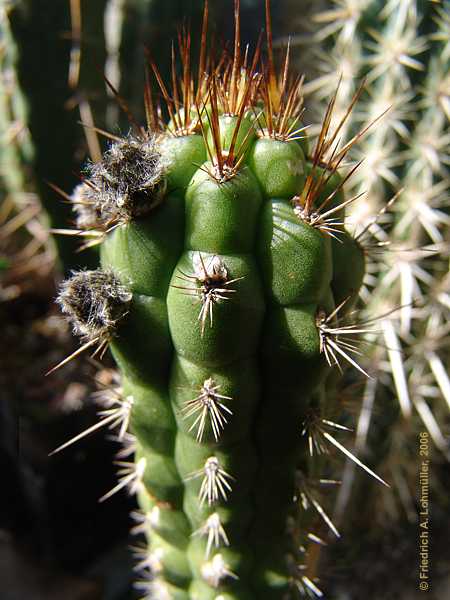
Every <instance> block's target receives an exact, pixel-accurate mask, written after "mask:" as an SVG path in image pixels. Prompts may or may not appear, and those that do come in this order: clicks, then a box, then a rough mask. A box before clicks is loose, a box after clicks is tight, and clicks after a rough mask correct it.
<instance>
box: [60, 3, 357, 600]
mask: <svg viewBox="0 0 450 600" xmlns="http://www.w3.org/2000/svg"><path fill="white" fill-rule="evenodd" d="M267 7H268V5H267ZM235 14H236V40H235V49H234V54H233V56H232V57H231V58H228V57H227V55H224V57H223V58H222V59H221V60H220V62H219V64H218V66H217V67H212V66H209V70H208V72H206V71H205V73H203V74H202V77H201V78H200V80H197V79H194V80H193V78H192V77H191V75H190V72H189V70H185V71H184V74H183V79H182V84H181V86H180V89H181V93H180V94H179V95H178V93H177V98H178V104H177V102H176V101H175V100H173V99H172V98H171V97H170V96H169V95H167V98H166V99H167V102H168V106H167V110H168V113H169V114H170V116H171V122H170V124H169V126H165V125H164V124H163V123H162V122H161V119H160V115H159V114H158V112H157V111H156V109H152V104H151V98H150V95H149V93H148V90H147V92H146V108H147V116H148V123H147V125H148V129H144V128H142V129H141V130H140V131H139V132H137V133H135V134H132V135H129V136H128V137H124V138H122V139H120V140H116V141H113V142H112V143H111V145H110V147H109V149H108V150H107V151H106V152H105V154H104V156H103V159H102V161H101V162H99V163H97V164H94V165H91V166H90V167H89V166H88V168H87V177H86V181H85V183H86V185H87V186H88V188H89V189H88V190H87V189H86V190H85V194H84V196H83V198H84V202H85V205H86V206H87V210H88V218H87V220H85V221H82V222H80V223H79V225H80V227H82V226H83V223H87V225H86V229H87V230H90V229H92V226H91V219H92V218H93V217H94V216H95V217H96V225H95V228H96V231H97V233H98V234H99V241H100V242H101V269H98V270H95V271H85V272H81V273H78V274H74V275H73V276H72V278H71V279H69V280H68V282H66V283H65V284H63V289H62V292H61V294H60V303H61V305H62V307H63V310H64V312H66V313H67V314H68V316H69V319H70V320H71V321H72V323H73V326H74V330H75V332H76V333H79V334H81V335H82V337H83V340H84V341H85V342H86V343H87V344H88V345H90V344H98V346H99V348H103V346H104V344H105V343H109V345H110V348H111V351H112V353H113V355H114V358H115V360H116V362H117V364H118V366H119V368H120V371H121V374H122V394H123V399H124V400H123V404H122V407H120V410H121V411H122V412H120V410H119V409H118V411H119V412H116V413H114V415H116V416H117V418H118V419H119V421H120V422H122V423H123V422H124V421H123V419H125V416H126V420H127V421H126V422H127V423H128V421H129V423H130V431H131V432H132V434H133V435H134V436H135V461H134V463H132V462H130V463H121V476H122V477H121V480H120V482H119V484H118V486H117V488H116V489H120V488H122V487H125V486H128V487H129V488H130V489H131V490H132V491H135V492H137V494H138V499H139V503H140V506H141V509H142V514H143V516H142V520H143V524H144V525H143V527H144V529H145V532H146V535H147V539H148V548H147V549H146V550H145V551H143V553H142V555H141V556H140V559H141V561H140V564H141V566H142V567H143V568H144V573H147V571H149V572H151V578H150V580H149V582H148V586H147V588H146V590H147V591H148V593H149V596H148V597H152V598H180V599H186V600H187V599H188V598H190V599H198V600H200V599H201V600H205V599H208V598H211V599H213V598H214V599H216V600H218V599H219V598H220V599H221V600H223V599H227V600H237V599H239V600H243V599H255V598H258V599H272V598H273V599H280V600H281V599H282V598H283V599H284V598H288V597H294V596H295V594H298V593H299V592H301V593H305V594H306V593H307V590H308V589H309V590H310V591H311V590H312V589H316V590H317V589H318V588H317V587H316V585H315V583H314V582H313V581H311V580H310V579H309V578H308V577H307V576H306V575H304V574H302V570H301V568H300V563H301V562H302V560H303V559H302V557H301V555H300V554H299V546H300V540H301V539H306V536H307V534H308V530H307V528H306V524H305V529H304V530H302V531H301V533H300V538H298V537H295V536H293V535H292V531H291V530H290V528H289V527H288V526H287V525H288V523H289V522H291V521H292V520H294V522H297V520H298V518H299V512H301V510H300V509H299V505H298V503H297V502H295V501H294V497H295V495H296V493H297V490H298V477H299V475H298V469H299V467H301V468H302V469H303V470H305V471H308V470H309V464H310V462H311V457H310V453H309V446H310V444H311V439H312V437H313V438H314V440H315V442H314V443H317V444H319V441H318V438H317V437H314V436H318V435H319V433H320V432H321V431H322V430H321V427H322V425H321V423H322V421H321V419H322V417H321V410H322V405H323V403H322V400H321V397H322V396H323V394H324V390H325V383H326V380H327V377H328V375H329V373H330V370H331V369H330V368H331V366H333V365H334V364H335V363H340V362H341V360H349V362H352V359H350V358H349V352H351V349H350V350H349V348H351V346H352V344H351V343H350V342H348V343H347V342H345V341H344V340H345V336H346V335H348V334H349V332H350V334H354V333H357V330H356V328H355V326H349V327H347V328H346V327H345V326H344V323H345V321H344V318H343V317H342V314H343V312H342V311H341V309H342V307H343V305H344V304H345V303H346V301H347V300H349V302H353V297H354V295H355V294H357V291H358V289H359V287H360V285H361V280H362V275H363V273H364V256H363V254H362V251H361V249H360V248H359V245H358V243H357V242H356V241H355V240H353V239H352V238H351V237H350V235H349V234H348V233H347V232H346V230H345V225H344V223H343V219H344V216H345V206H346V204H347V201H345V200H344V199H343V198H342V179H341V177H340V176H339V175H338V174H337V165H336V164H334V163H332V162H330V161H329V159H327V157H326V152H325V150H327V148H328V147H329V145H331V144H332V143H333V135H334V137H335V136H336V134H331V133H330V131H329V120H326V121H325V122H324V125H323V130H322V132H321V135H320V136H319V141H318V142H317V144H316V149H315V151H314V152H313V159H312V161H311V163H310V164H309V165H307V163H306V161H305V156H304V152H303V149H302V148H305V147H306V146H305V144H304V143H303V144H300V143H299V140H298V139H297V137H298V135H297V133H296V132H297V130H298V129H299V128H301V125H299V124H298V119H299V115H300V114H301V106H302V98H301V81H300V80H295V79H293V80H292V82H291V80H290V78H288V81H289V82H287V80H286V78H285V77H280V78H277V77H276V76H275V72H274V67H273V58H272V43H271V37H270V28H269V35H268V42H269V43H268V57H269V58H268V65H269V67H268V68H266V67H265V66H264V65H263V66H262V68H261V71H260V72H262V73H265V75H264V76H260V75H257V66H258V64H259V61H260V57H259V51H257V52H256V53H255V56H254V58H249V57H247V56H245V57H244V56H243V55H241V51H240V40H239V2H238V1H236V2H235ZM268 22H269V23H270V19H269V18H268ZM203 37H205V36H203ZM181 54H182V60H184V64H185V65H186V58H187V54H186V45H185V44H184V43H183V41H181ZM288 60H289V59H288V55H287V58H286V62H285V69H287V66H288ZM258 70H259V69H258ZM155 73H156V74H157V71H156V70H155ZM176 85H178V83H177V84H176ZM162 94H163V95H165V89H164V86H162ZM189 99H190V100H189ZM181 106H182V107H183V112H181V111H180V108H181ZM152 111H153V112H152ZM288 122H290V123H291V125H292V126H286V123H288ZM267 124H269V125H268V126H267V127H266V126H265V125H267ZM325 142H326V143H325ZM337 197H339V200H337ZM85 208H86V207H85ZM89 211H90V212H89ZM77 214H80V206H78V208H77ZM337 214H339V218H336V215H337ZM334 238H336V244H335V243H334ZM338 248H339V250H338ZM349 261H351V265H349ZM353 264H355V267H353ZM342 310H344V309H342ZM97 351H99V350H97ZM330 389H331V388H330ZM327 402H329V403H332V402H333V398H332V397H329V398H328V399H327ZM124 407H126V408H124ZM124 415H125V416H124ZM107 418H109V417H107ZM113 418H114V417H113V416H111V419H113ZM323 423H325V421H323ZM324 427H325V425H324ZM302 429H303V430H304V435H303V436H302ZM330 438H331V439H332V440H334V438H332V436H331V435H330V434H329V433H328V432H326V431H325V433H323V439H324V440H329V439H330ZM336 443H337V442H336ZM114 491H115V490H113V491H112V492H114ZM112 492H110V493H108V494H106V495H105V498H106V497H108V496H109V495H110V494H111V493H112ZM319 593H320V592H319Z"/></svg>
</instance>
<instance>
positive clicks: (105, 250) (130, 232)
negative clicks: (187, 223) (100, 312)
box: [100, 194, 184, 298]
mask: <svg viewBox="0 0 450 600" xmlns="http://www.w3.org/2000/svg"><path fill="white" fill-rule="evenodd" d="M183 234H184V201H183V197H182V196H181V197H180V196H179V195H174V194H171V195H169V196H168V197H167V198H166V199H165V200H164V202H163V203H162V204H161V205H160V206H158V207H156V208H155V209H154V210H153V211H152V212H151V214H150V215H149V216H148V218H145V219H136V220H133V221H130V222H128V223H125V224H123V225H120V226H119V227H117V228H116V229H114V231H113V232H112V233H110V234H109V235H108V236H107V237H106V239H105V241H104V242H103V244H102V245H101V250H100V253H101V262H102V266H103V268H113V269H114V271H115V273H117V275H118V276H119V277H120V279H122V281H123V282H124V283H125V284H128V285H129V287H130V289H131V290H132V291H133V292H136V293H138V294H145V295H147V296H157V297H159V298H165V295H166V292H167V286H168V284H169V279H170V274H171V268H173V267H174V266H175V264H176V261H177V259H178V256H179V255H180V252H181V249H182V243H183Z"/></svg>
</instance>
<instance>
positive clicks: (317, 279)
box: [258, 200, 332, 306]
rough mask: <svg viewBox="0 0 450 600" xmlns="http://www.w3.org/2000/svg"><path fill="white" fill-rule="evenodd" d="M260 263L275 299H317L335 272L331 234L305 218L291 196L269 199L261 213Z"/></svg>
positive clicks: (294, 301) (286, 302)
mask: <svg viewBox="0 0 450 600" xmlns="http://www.w3.org/2000/svg"><path fill="white" fill-rule="evenodd" d="M258 248H259V258H260V262H259V264H260V267H261V271H262V274H263V277H264V283H265V286H266V289H267V290H268V291H269V293H270V295H271V296H272V297H273V300H274V301H275V302H277V303H279V304H282V305H284V306H287V305H289V304H297V303H302V304H304V303H311V302H315V303H317V302H318V301H319V299H320V298H321V297H322V296H323V294H324V292H325V290H326V289H327V287H328V286H329V284H330V280H331V274H332V260H331V244H330V238H329V236H326V235H324V234H323V233H322V232H321V231H320V230H319V229H315V228H314V227H312V226H311V225H308V224H307V223H305V222H303V221H301V220H300V219H299V218H298V217H297V216H296V215H295V213H294V210H293V208H292V205H291V203H290V202H289V201H287V200H269V201H268V202H266V203H265V205H264V208H263V211H262V215H261V228H260V235H259V239H258Z"/></svg>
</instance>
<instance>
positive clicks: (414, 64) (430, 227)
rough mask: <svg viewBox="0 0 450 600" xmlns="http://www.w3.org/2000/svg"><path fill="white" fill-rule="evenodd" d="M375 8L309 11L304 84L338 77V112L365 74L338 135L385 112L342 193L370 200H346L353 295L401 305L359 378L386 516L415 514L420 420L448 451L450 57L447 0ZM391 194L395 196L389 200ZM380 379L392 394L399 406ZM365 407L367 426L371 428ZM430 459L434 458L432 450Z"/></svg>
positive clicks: (383, 306)
mask: <svg viewBox="0 0 450 600" xmlns="http://www.w3.org/2000/svg"><path fill="white" fill-rule="evenodd" d="M378 8H379V5H378V4H377V3H376V2H365V3H360V4H358V5H356V4H354V3H351V2H349V3H346V2H345V3H336V5H335V6H333V7H331V8H329V9H327V10H324V11H322V12H318V13H316V15H315V18H314V19H315V21H316V23H317V24H318V27H317V29H316V33H315V36H314V38H313V39H314V40H315V42H317V41H319V40H320V41H321V42H322V49H321V50H320V51H319V53H318V56H319V57H320V60H319V61H317V63H316V64H318V65H319V70H320V71H321V73H320V75H319V76H318V77H317V78H316V79H315V80H313V81H312V82H311V83H309V84H308V85H307V86H306V88H307V89H306V91H310V92H312V93H313V94H314V96H315V98H316V99H320V98H322V99H324V100H325V99H326V97H327V95H328V94H329V93H330V91H331V90H332V89H334V88H335V86H336V85H337V81H338V79H339V78H340V77H341V78H342V79H341V84H340V88H339V93H338V96H337V100H336V113H335V119H337V120H338V119H339V118H340V115H342V114H344V113H345V111H346V106H347V103H348V100H349V98H350V97H351V95H352V93H353V91H352V90H353V88H354V85H355V83H354V82H355V81H357V80H358V78H360V77H362V76H364V77H365V78H366V90H367V91H366V93H364V94H363V95H362V96H361V98H360V99H359V101H358V103H357V104H356V107H355V111H354V113H353V116H352V117H351V118H349V119H348V120H347V121H346V124H345V126H344V129H346V130H347V135H346V137H351V136H352V135H354V134H355V132H356V131H357V130H359V129H360V128H361V127H363V128H364V124H365V123H368V122H370V121H371V120H372V119H373V118H375V117H376V116H377V115H379V114H381V113H383V112H384V111H387V112H386V114H385V115H384V117H383V118H382V119H381V120H380V122H379V124H378V126H377V127H376V128H373V130H372V131H369V132H368V134H367V136H366V137H365V138H364V139H363V140H362V141H361V143H360V144H359V146H358V149H357V150H356V151H355V152H354V153H353V154H352V156H353V157H354V158H355V159H356V160H359V159H363V161H364V162H363V164H362V165H361V168H360V169H358V171H357V173H355V177H354V178H352V180H350V181H349V182H348V184H347V185H346V190H347V191H348V192H349V193H357V192H359V191H360V190H364V191H365V197H366V201H365V202H362V203H359V204H358V205H356V204H355V205H354V206H352V207H350V208H349V211H350V212H351V217H350V220H351V221H352V223H353V224H354V229H355V231H358V230H359V231H361V230H364V231H365V233H364V238H365V240H366V243H367V245H368V247H367V250H368V257H369V258H370V264H369V272H370V274H369V275H368V276H367V278H366V286H365V287H363V289H362V294H361V298H362V300H363V301H364V303H365V304H366V306H367V309H368V310H369V311H370V312H371V313H374V312H375V313H378V314H380V312H383V311H386V312H388V311H390V310H393V309H395V308H398V310H397V311H394V312H393V313H392V314H391V315H390V318H389V320H387V321H384V322H383V325H382V332H383V337H384V344H385V347H384V348H381V347H375V346H373V347H372V351H371V352H370V362H371V364H372V365H376V369H375V370H374V373H375V374H377V378H378V383H376V384H374V383H373V382H370V381H369V382H368V383H367V389H366V403H365V405H364V406H363V407H362V413H361V417H360V427H359V434H358V436H357V439H358V441H357V447H358V451H359V452H365V453H366V454H367V455H370V456H372V457H373V458H375V457H376V460H378V461H379V462H380V466H379V471H380V473H382V474H383V476H385V477H386V478H388V479H390V480H391V481H393V483H394V484H395V485H394V486H393V488H392V489H384V488H383V489H381V488H377V489H375V490H374V494H373V495H372V496H371V497H372V499H373V502H374V504H373V505H371V507H369V512H370V514H371V513H372V511H373V506H377V507H378V510H377V514H378V515H379V516H380V520H381V521H383V522H384V523H386V522H389V521H391V520H394V521H395V520H398V519H399V518H401V515H402V514H404V513H405V512H406V514H407V515H408V518H410V519H412V520H414V519H415V518H416V511H415V507H414V504H415V498H414V497H415V488H416V474H415V471H414V470H413V469H412V468H411V465H412V464H413V461H412V457H413V455H414V453H415V452H416V439H417V435H418V432H419V431H421V430H423V429H424V428H425V429H426V430H427V431H428V433H429V435H430V437H431V438H432V440H433V442H434V444H435V446H436V447H437V448H438V449H439V451H440V452H441V453H442V455H443V456H442V455H441V456H442V458H444V459H447V460H448V457H449V448H448V437H447V435H446V434H447V428H448V400H449V379H448V375H447V374H446V365H448V347H447V344H446V343H445V341H444V338H445V337H446V331H447V329H446V325H445V323H447V322H448V308H449V298H450V296H449V278H448V229H447V228H448V225H449V218H448V211H447V210H446V192H447V191H448V168H447V165H448V157H447V154H446V150H445V148H447V147H448V141H449V128H448V119H449V117H450V113H449V110H448V106H449V80H448V77H449V76H448V67H449V57H450V54H449V45H448V39H449V37H448V26H449V19H448V9H449V5H448V2H443V3H435V4H432V3H422V2H415V1H405V2H401V3H399V4H398V5H396V6H394V5H393V4H392V3H388V4H387V5H386V6H385V7H384V8H383V10H382V11H381V12H379V10H378ZM337 65H339V68H338V67H337ZM311 105H312V104H311ZM396 192H399V194H398V197H397V199H396V200H395V202H393V203H392V202H391V205H388V201H389V200H390V199H391V198H392V197H393V196H394V194H395V193H396ZM380 211H381V212H385V213H386V214H384V215H381V216H380V218H379V220H378V222H374V221H373V218H372V215H373V214H375V213H376V212H380ZM361 241H363V240H361ZM441 333H442V335H441ZM386 386H387V388H391V390H392V392H393V394H394V395H395V396H396V398H397V401H398V409H397V408H395V405H393V402H395V400H394V399H393V397H392V392H391V393H389V392H388V391H387V389H386ZM375 398H377V402H379V403H381V404H382V405H383V406H384V407H385V408H384V410H383V411H382V414H383V416H381V414H380V415H377V413H376V403H375V402H374V401H375ZM374 408H375V412H374ZM368 414H369V415H371V418H372V421H373V428H374V429H373V434H371V433H370V431H369V433H368V428H369V424H368V421H367V418H368V417H367V415H368ZM387 415H390V416H389V417H387ZM369 420H370V418H369ZM385 427H387V429H388V430H389V432H390V434H389V438H388V440H386V439H385V431H386V429H385ZM377 431H379V432H381V431H382V432H383V433H380V434H378V435H381V436H382V437H383V439H384V442H383V443H382V444H380V443H379V438H378V435H377V434H376V432H377ZM368 435H369V439H370V440H371V442H369V441H368V437H367V436H368ZM400 440H402V441H401V442H400ZM399 443H400V444H401V446H402V448H403V449H404V450H403V451H402V452H401V453H400V452H399V451H398V445H397V444H399ZM368 444H369V445H368ZM407 448H409V450H408V451H407V450H406V449H407ZM434 460H435V461H437V462H439V460H441V458H440V457H439V455H435V456H434ZM353 470H354V469H353V467H352V465H350V464H349V465H348V467H347V472H346V475H345V477H344V482H343V486H342V488H341V492H340V496H339V499H338V505H337V514H338V515H339V517H338V519H342V518H343V515H344V513H345V511H346V510H347V502H348V499H349V496H350V494H351V493H352V489H353V491H354V481H353V480H354V474H353ZM380 496H381V497H380ZM356 502H358V500H356ZM380 508H381V510H380ZM387 516H388V519H386V517H387ZM370 519H371V517H370ZM379 531H382V528H380V530H379Z"/></svg>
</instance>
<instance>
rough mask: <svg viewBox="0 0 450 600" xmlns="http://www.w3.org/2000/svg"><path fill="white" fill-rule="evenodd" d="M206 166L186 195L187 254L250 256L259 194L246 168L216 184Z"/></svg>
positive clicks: (193, 179)
mask: <svg viewBox="0 0 450 600" xmlns="http://www.w3.org/2000/svg"><path fill="white" fill-rule="evenodd" d="M208 171H209V172H213V166H212V165H211V163H205V164H204V165H203V166H202V168H201V169H200V170H198V171H197V173H196V174H195V175H194V177H193V178H192V181H191V183H190V185H189V189H188V191H187V194H186V245H187V248H188V249H190V250H201V251H203V252H214V253H221V254H236V253H241V252H251V250H252V248H253V246H254V243H255V237H256V232H257V224H258V214H259V209H260V205H261V193H260V191H259V187H258V183H257V181H256V179H255V177H254V175H253V174H252V172H251V171H250V169H248V168H243V169H241V170H240V171H239V172H238V173H237V174H236V176H235V177H232V178H231V179H229V180H228V181H225V182H223V183H218V182H217V181H216V180H215V179H214V177H213V176H211V175H210V174H209V173H208Z"/></svg>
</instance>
